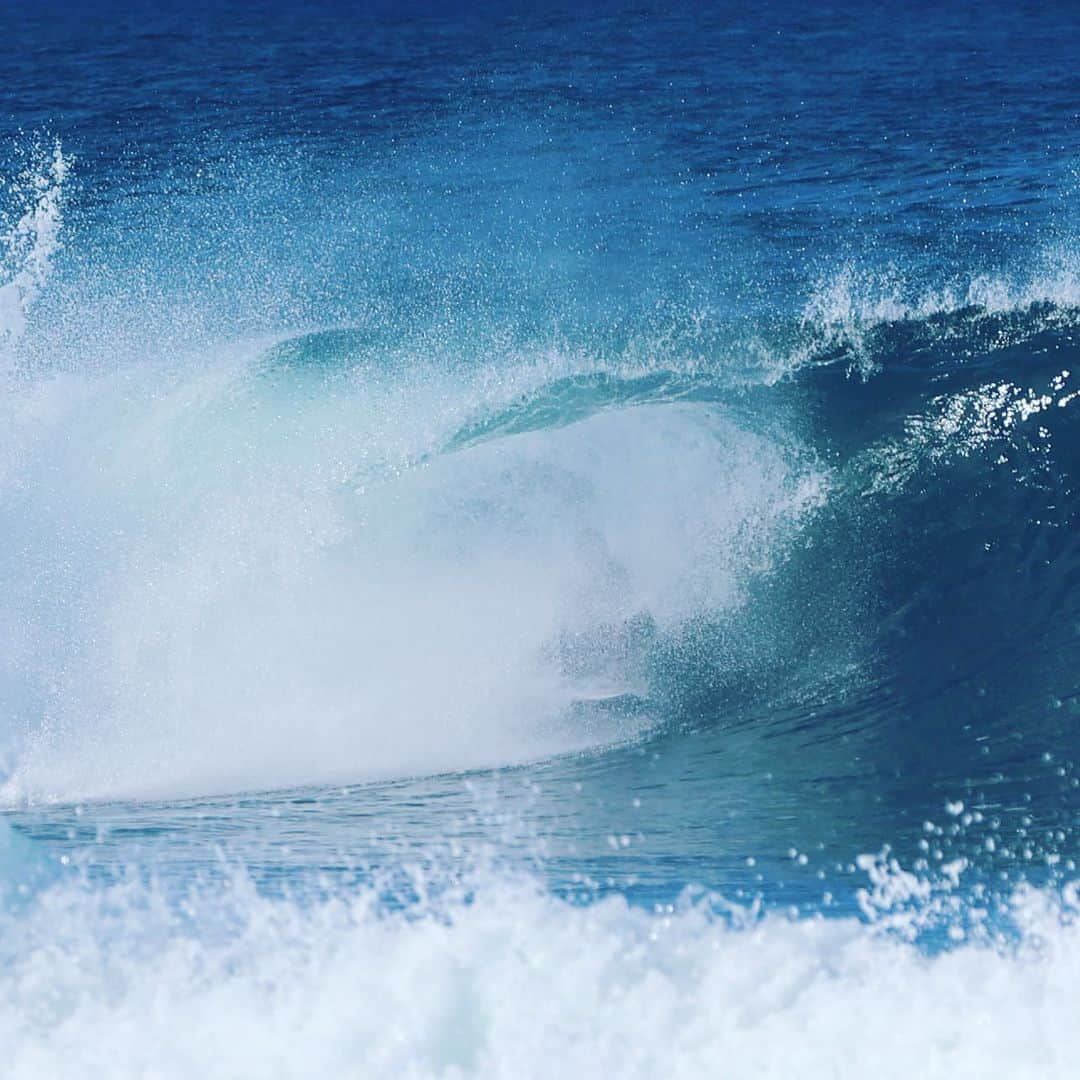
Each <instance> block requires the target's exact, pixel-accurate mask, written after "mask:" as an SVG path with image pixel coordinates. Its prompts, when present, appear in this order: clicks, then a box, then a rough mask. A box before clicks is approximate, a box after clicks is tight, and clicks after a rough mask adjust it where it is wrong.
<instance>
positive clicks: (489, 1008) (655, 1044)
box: [0, 875, 1080, 1080]
mask: <svg viewBox="0 0 1080 1080" xmlns="http://www.w3.org/2000/svg"><path fill="white" fill-rule="evenodd" d="M473 888H474V890H475V891H474V893H472V895H471V897H470V898H469V899H466V897H465V896H464V894H462V895H460V896H458V897H456V898H454V897H450V898H446V897H444V898H443V899H442V900H438V901H434V902H433V904H432V906H431V908H430V909H429V910H427V911H426V913H425V912H417V911H415V910H414V911H412V912H410V913H408V914H405V913H397V914H394V913H392V912H388V911H386V910H385V909H383V908H382V907H380V905H379V904H378V903H377V901H376V898H375V896H374V894H373V893H369V892H366V891H363V890H361V891H360V892H359V893H353V894H351V895H339V896H337V897H335V898H333V899H329V900H323V901H319V902H316V903H313V904H309V905H301V904H299V903H297V902H295V901H292V900H281V899H278V900H271V899H266V898H263V897H260V896H258V895H257V894H256V893H255V892H254V890H253V889H252V888H251V886H250V884H249V883H248V882H247V880H246V879H245V878H244V877H243V876H240V877H239V878H237V879H236V880H234V881H233V883H232V884H231V885H230V886H228V887H226V888H225V889H224V890H223V891H215V892H211V893H206V892H203V893H199V892H193V893H192V894H191V896H190V897H189V899H188V900H187V901H186V902H185V903H184V904H183V905H181V907H180V908H179V909H177V908H174V907H172V906H170V905H169V904H168V903H166V902H165V900H164V899H163V897H162V896H161V894H160V893H159V892H158V891H157V890H155V889H154V888H147V887H146V886H143V885H138V884H129V885H123V886H115V887H112V888H104V889H102V888H99V889H96V890H90V889H84V888H81V887H79V886H75V885H58V886H56V887H54V888H53V889H52V890H51V891H50V892H47V893H45V894H44V895H43V896H41V897H40V898H39V899H38V900H37V901H36V902H35V903H34V905H33V906H32V907H31V908H30V909H29V910H28V911H27V912H24V913H23V914H22V915H20V916H19V918H18V919H16V920H13V921H7V920H5V921H4V922H3V924H2V926H0V954H2V958H3V966H4V988H3V994H2V995H0V1041H2V1045H3V1047H4V1072H5V1075H6V1076H9V1077H12V1078H13V1080H15V1078H23V1077H27V1078H29V1077H40V1076H52V1077H79V1078H80V1080H84V1078H86V1080H88V1078H93V1077H109V1078H123V1077H147V1076H154V1077H159V1078H169V1077H187V1076H192V1075H199V1076H205V1077H232V1076H250V1077H300V1076H304V1077H322V1076H335V1077H361V1076H364V1077H367V1076H401V1077H414V1078H421V1077H442V1078H450V1077H455V1078H464V1077H471V1076H483V1077H506V1078H515V1080H518V1078H527V1077H548V1076H582V1077H595V1076H620V1077H653V1076H667V1077H700V1076H722V1077H725V1078H732V1080H735V1078H740V1077H747V1078H751V1077H753V1078H760V1077H784V1078H788V1077H792V1076H798V1077H806V1078H808V1080H810V1078H816V1077H829V1078H837V1077H863V1076H867V1075H874V1076H877V1077H881V1078H882V1080H885V1078H891V1077H896V1078H904V1080H907V1078H909V1077H912V1076H919V1077H926V1078H928V1080H929V1078H935V1077H941V1078H948V1080H961V1078H965V1077H971V1078H983V1077H987V1076H1000V1077H1010V1078H1013V1077H1016V1078H1021V1077H1030V1078H1032V1080H1034V1078H1038V1080H1053V1078H1056V1077H1071V1076H1073V1075H1075V1058H1076V1053H1077V1048H1076V1047H1075V1046H1074V1045H1073V1042H1072V1035H1071V1032H1072V1030H1073V1026H1074V1025H1073V1017H1074V1016H1075V1013H1076V1007H1077V1003H1078V1001H1080V974H1078V972H1080V927H1078V926H1077V925H1076V923H1075V921H1074V918H1075V914H1076V905H1075V890H1069V889H1066V890H1065V891H1064V893H1063V894H1055V895H1051V894H1048V893H1039V892H1035V891H1033V890H1028V891H1027V892H1025V893H1018V894H1017V895H1016V897H1015V898H1014V903H1013V914H1014V917H1015V920H1016V922H1017V923H1018V924H1019V925H1020V926H1021V927H1022V928H1023V929H1022V937H1021V940H1020V941H1019V943H1018V944H1016V945H1015V946H1007V947H1001V946H998V947H991V946H989V945H985V944H984V945H963V946H959V947H956V948H953V949H952V950H951V951H948V952H946V953H944V954H938V955H934V956H928V955H926V954H925V952H922V951H920V950H919V949H917V948H916V947H915V946H912V945H910V944H908V943H905V942H904V941H903V940H902V939H898V938H897V937H896V936H895V935H893V934H883V933H882V932H880V931H879V930H878V929H877V928H876V927H875V926H873V925H868V924H867V923H865V922H863V921H859V920H856V919H852V918H846V919H822V918H814V919H808V920H803V921H788V920H787V919H785V918H783V917H780V916H775V915H771V916H768V917H765V918H760V917H759V916H758V915H757V914H755V912H754V911H753V910H752V909H747V910H740V909H735V908H727V909H726V914H725V915H724V916H723V917H718V915H717V914H716V911H717V905H716V903H715V902H713V903H705V902H699V903H696V904H693V903H688V904H685V905H676V906H675V908H673V909H672V910H670V911H669V910H663V911H657V912H646V911H642V910H639V909H634V908H631V907H629V906H628V905H627V904H626V902H625V901H624V900H622V899H621V898H612V899H607V900H603V901H600V902H597V903H594V904H591V905H588V906H584V907H582V906H574V905H571V904H568V903H567V902H565V901H563V900H560V899H558V898H556V897H554V896H552V895H551V894H550V893H548V892H546V891H544V890H543V889H542V888H541V887H540V886H538V885H537V884H535V883H534V882H531V881H528V880H521V879H515V878H513V877H508V876H506V875H502V876H495V875H491V876H488V877H486V878H483V879H481V880H480V881H477V882H474V883H473ZM721 907H723V905H721Z"/></svg>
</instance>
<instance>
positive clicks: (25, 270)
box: [0, 142, 71, 345]
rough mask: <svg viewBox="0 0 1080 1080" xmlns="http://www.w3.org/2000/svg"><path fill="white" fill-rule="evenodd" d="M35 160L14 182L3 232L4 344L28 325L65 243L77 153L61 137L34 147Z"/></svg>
mask: <svg viewBox="0 0 1080 1080" xmlns="http://www.w3.org/2000/svg"><path fill="white" fill-rule="evenodd" d="M30 157H31V161H30V164H29V165H28V166H27V167H26V168H25V169H24V170H23V171H22V173H20V175H19V176H18V177H17V178H16V179H15V181H14V182H13V183H12V184H11V185H10V191H11V193H12V194H13V195H14V198H15V211H14V213H13V214H12V215H11V219H10V224H8V223H6V222H3V219H2V218H0V224H2V225H6V227H3V231H2V232H0V345H2V344H4V342H5V340H7V341H10V340H12V339H15V338H19V337H21V336H22V335H23V334H24V333H25V331H26V324H27V318H28V316H29V314H30V309H31V308H32V307H33V305H34V302H35V301H36V300H37V298H38V296H39V295H40V293H41V290H42V288H43V287H44V285H45V282H46V280H47V279H48V277H49V272H50V270H51V269H52V260H53V256H54V255H55V254H56V252H57V251H58V250H59V249H60V247H61V239H60V232H61V228H62V226H63V221H64V215H63V190H64V181H65V180H66V179H67V177H68V174H69V171H70V169H71V159H70V158H69V157H66V156H65V155H64V152H63V150H62V149H61V147H60V143H59V142H57V143H55V144H54V145H53V147H52V149H51V150H50V151H44V150H41V149H38V150H35V151H32V152H31V154H30Z"/></svg>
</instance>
